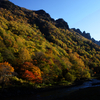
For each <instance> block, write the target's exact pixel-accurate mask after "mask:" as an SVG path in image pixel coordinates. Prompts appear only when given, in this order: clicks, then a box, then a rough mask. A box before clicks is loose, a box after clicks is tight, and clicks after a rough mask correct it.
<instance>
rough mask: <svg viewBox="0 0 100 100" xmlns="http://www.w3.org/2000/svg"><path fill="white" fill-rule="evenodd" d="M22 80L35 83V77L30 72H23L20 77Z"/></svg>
mask: <svg viewBox="0 0 100 100" xmlns="http://www.w3.org/2000/svg"><path fill="white" fill-rule="evenodd" d="M22 77H23V78H25V79H27V80H29V81H35V80H36V78H35V75H33V73H32V72H31V71H28V70H25V72H24V74H23V75H22Z"/></svg>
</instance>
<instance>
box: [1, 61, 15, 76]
mask: <svg viewBox="0 0 100 100" xmlns="http://www.w3.org/2000/svg"><path fill="white" fill-rule="evenodd" d="M0 72H2V74H8V75H11V73H12V72H14V68H13V67H12V66H11V65H10V64H9V63H8V62H4V63H0Z"/></svg>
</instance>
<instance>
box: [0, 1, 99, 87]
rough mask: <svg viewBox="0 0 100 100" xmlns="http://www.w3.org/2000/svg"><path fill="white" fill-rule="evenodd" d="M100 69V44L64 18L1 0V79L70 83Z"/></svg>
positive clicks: (88, 76)
mask: <svg viewBox="0 0 100 100" xmlns="http://www.w3.org/2000/svg"><path fill="white" fill-rule="evenodd" d="M99 71H100V47H99V46H98V45H96V44H95V43H93V42H92V41H91V40H89V39H87V38H85V37H83V36H82V35H81V34H80V33H79V32H76V31H75V30H74V29H70V28H69V26H68V23H67V22H65V21H64V20H63V19H58V20H54V19H53V18H51V17H50V15H49V14H48V13H46V12H45V11H44V10H39V11H32V10H28V9H25V8H22V7H19V6H16V5H14V4H13V3H11V2H10V1H8V0H1V1H0V75H1V78H0V79H1V83H2V82H5V81H4V78H7V79H9V80H10V81H11V82H14V83H15V85H16V84H19V83H20V84H25V83H30V82H32V83H34V84H39V83H40V84H41V85H43V86H46V85H50V86H51V85H55V84H59V85H64V84H66V85H67V84H70V83H73V82H74V81H75V80H80V79H85V78H90V77H91V76H93V75H96V74H99V73H100V72H99ZM9 75H10V76H11V77H9ZM14 75H15V76H14ZM16 75H17V76H16ZM5 76H7V77H5ZM3 77H4V78H3ZM11 82H10V84H11ZM8 84H9V82H8ZM12 84H13V83H12ZM30 84H31V83H30ZM13 85H14V84H13ZM35 86H36V85H35Z"/></svg>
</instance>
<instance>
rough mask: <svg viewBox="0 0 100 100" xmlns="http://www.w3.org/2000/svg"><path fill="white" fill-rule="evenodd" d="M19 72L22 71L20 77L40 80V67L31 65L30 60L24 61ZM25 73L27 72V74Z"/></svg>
mask: <svg viewBox="0 0 100 100" xmlns="http://www.w3.org/2000/svg"><path fill="white" fill-rule="evenodd" d="M21 72H22V77H23V78H26V79H27V80H29V81H34V82H37V83H40V82H42V77H41V71H40V69H39V68H38V67H37V66H35V65H33V64H32V63H31V62H25V63H24V64H23V65H22V66H21ZM26 74H28V76H27V75H26ZM28 77H29V79H28ZM30 78H31V79H30Z"/></svg>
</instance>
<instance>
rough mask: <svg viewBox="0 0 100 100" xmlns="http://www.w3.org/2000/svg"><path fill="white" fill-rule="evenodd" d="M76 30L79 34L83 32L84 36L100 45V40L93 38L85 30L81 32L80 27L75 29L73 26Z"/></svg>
mask: <svg viewBox="0 0 100 100" xmlns="http://www.w3.org/2000/svg"><path fill="white" fill-rule="evenodd" d="M72 29H73V30H74V31H75V32H78V33H79V34H81V35H82V36H84V37H85V38H87V39H89V40H91V41H92V42H94V43H96V44H97V45H99V46H100V41H97V40H95V39H94V38H91V36H90V33H86V32H85V31H83V32H81V31H80V29H75V28H72Z"/></svg>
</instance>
